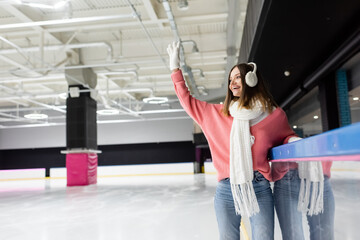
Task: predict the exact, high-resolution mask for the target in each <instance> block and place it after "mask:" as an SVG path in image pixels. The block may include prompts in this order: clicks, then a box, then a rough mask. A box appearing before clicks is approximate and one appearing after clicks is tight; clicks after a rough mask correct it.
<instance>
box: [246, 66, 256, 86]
mask: <svg viewBox="0 0 360 240" xmlns="http://www.w3.org/2000/svg"><path fill="white" fill-rule="evenodd" d="M248 64H251V65H253V66H254V70H253V71H249V72H247V73H246V75H245V82H246V84H247V85H248V86H249V87H255V86H256V84H257V83H258V78H257V76H256V64H255V63H253V62H249V63H248Z"/></svg>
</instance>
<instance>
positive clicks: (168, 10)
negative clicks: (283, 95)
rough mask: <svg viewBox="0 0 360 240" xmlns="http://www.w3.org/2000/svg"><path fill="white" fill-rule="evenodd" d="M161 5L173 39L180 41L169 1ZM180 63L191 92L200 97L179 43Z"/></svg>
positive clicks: (164, 0)
mask: <svg viewBox="0 0 360 240" xmlns="http://www.w3.org/2000/svg"><path fill="white" fill-rule="evenodd" d="M162 5H163V7H164V9H165V12H166V16H167V17H168V20H169V23H170V27H171V30H172V32H173V34H174V38H175V40H176V41H180V42H182V41H181V39H180V36H179V32H178V30H177V26H176V23H175V19H174V15H173V13H172V11H171V7H170V4H169V2H168V1H167V0H163V1H162ZM193 43H194V46H196V44H195V42H194V41H193ZM180 65H181V68H182V69H183V70H184V71H185V72H186V73H187V75H188V77H189V88H190V92H192V93H193V94H194V95H195V97H196V98H200V92H199V89H198V88H197V86H196V83H195V79H194V75H193V73H192V70H191V67H189V66H188V65H187V64H186V62H185V55H184V48H183V46H182V45H181V44H180Z"/></svg>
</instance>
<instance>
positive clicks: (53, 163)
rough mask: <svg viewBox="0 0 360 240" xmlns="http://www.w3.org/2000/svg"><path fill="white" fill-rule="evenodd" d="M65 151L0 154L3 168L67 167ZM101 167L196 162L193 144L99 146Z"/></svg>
mask: <svg viewBox="0 0 360 240" xmlns="http://www.w3.org/2000/svg"><path fill="white" fill-rule="evenodd" d="M61 150H64V149H63V148H45V149H16V150H1V151H0V169H22V168H47V169H49V168H52V167H65V155H64V154H61V153H60V151H61ZM99 150H101V151H102V153H101V154H99V166H101V165H124V164H149V163H176V162H194V161H195V146H194V145H193V143H192V142H172V143H149V144H126V145H106V146H99Z"/></svg>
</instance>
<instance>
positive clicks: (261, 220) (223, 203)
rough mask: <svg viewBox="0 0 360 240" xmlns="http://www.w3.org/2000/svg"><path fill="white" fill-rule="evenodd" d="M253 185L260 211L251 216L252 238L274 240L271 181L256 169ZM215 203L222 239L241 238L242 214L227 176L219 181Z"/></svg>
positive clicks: (232, 239)
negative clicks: (237, 212)
mask: <svg viewBox="0 0 360 240" xmlns="http://www.w3.org/2000/svg"><path fill="white" fill-rule="evenodd" d="M253 187H254V190H255V194H256V198H257V201H258V204H259V208H260V212H259V213H257V214H255V215H254V216H252V217H250V224H251V229H252V240H273V239H274V200H273V195H272V191H271V188H270V183H269V181H268V180H267V179H266V178H265V177H264V176H263V175H262V174H261V173H259V172H258V171H255V172H254V179H253ZM214 205H215V213H216V218H217V222H218V226H219V233H220V240H239V239H240V222H241V216H239V215H236V213H235V206H234V200H233V197H232V193H231V185H230V179H228V178H226V179H223V180H221V181H220V182H219V183H218V185H217V187H216V193H215V200H214Z"/></svg>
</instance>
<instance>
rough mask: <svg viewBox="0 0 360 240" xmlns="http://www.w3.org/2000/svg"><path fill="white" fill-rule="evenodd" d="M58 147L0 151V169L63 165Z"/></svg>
mask: <svg viewBox="0 0 360 240" xmlns="http://www.w3.org/2000/svg"><path fill="white" fill-rule="evenodd" d="M60 150H63V149H60V148H42V149H14V150H1V151H0V168H1V169H19V168H50V167H65V155H63V154H60Z"/></svg>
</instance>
